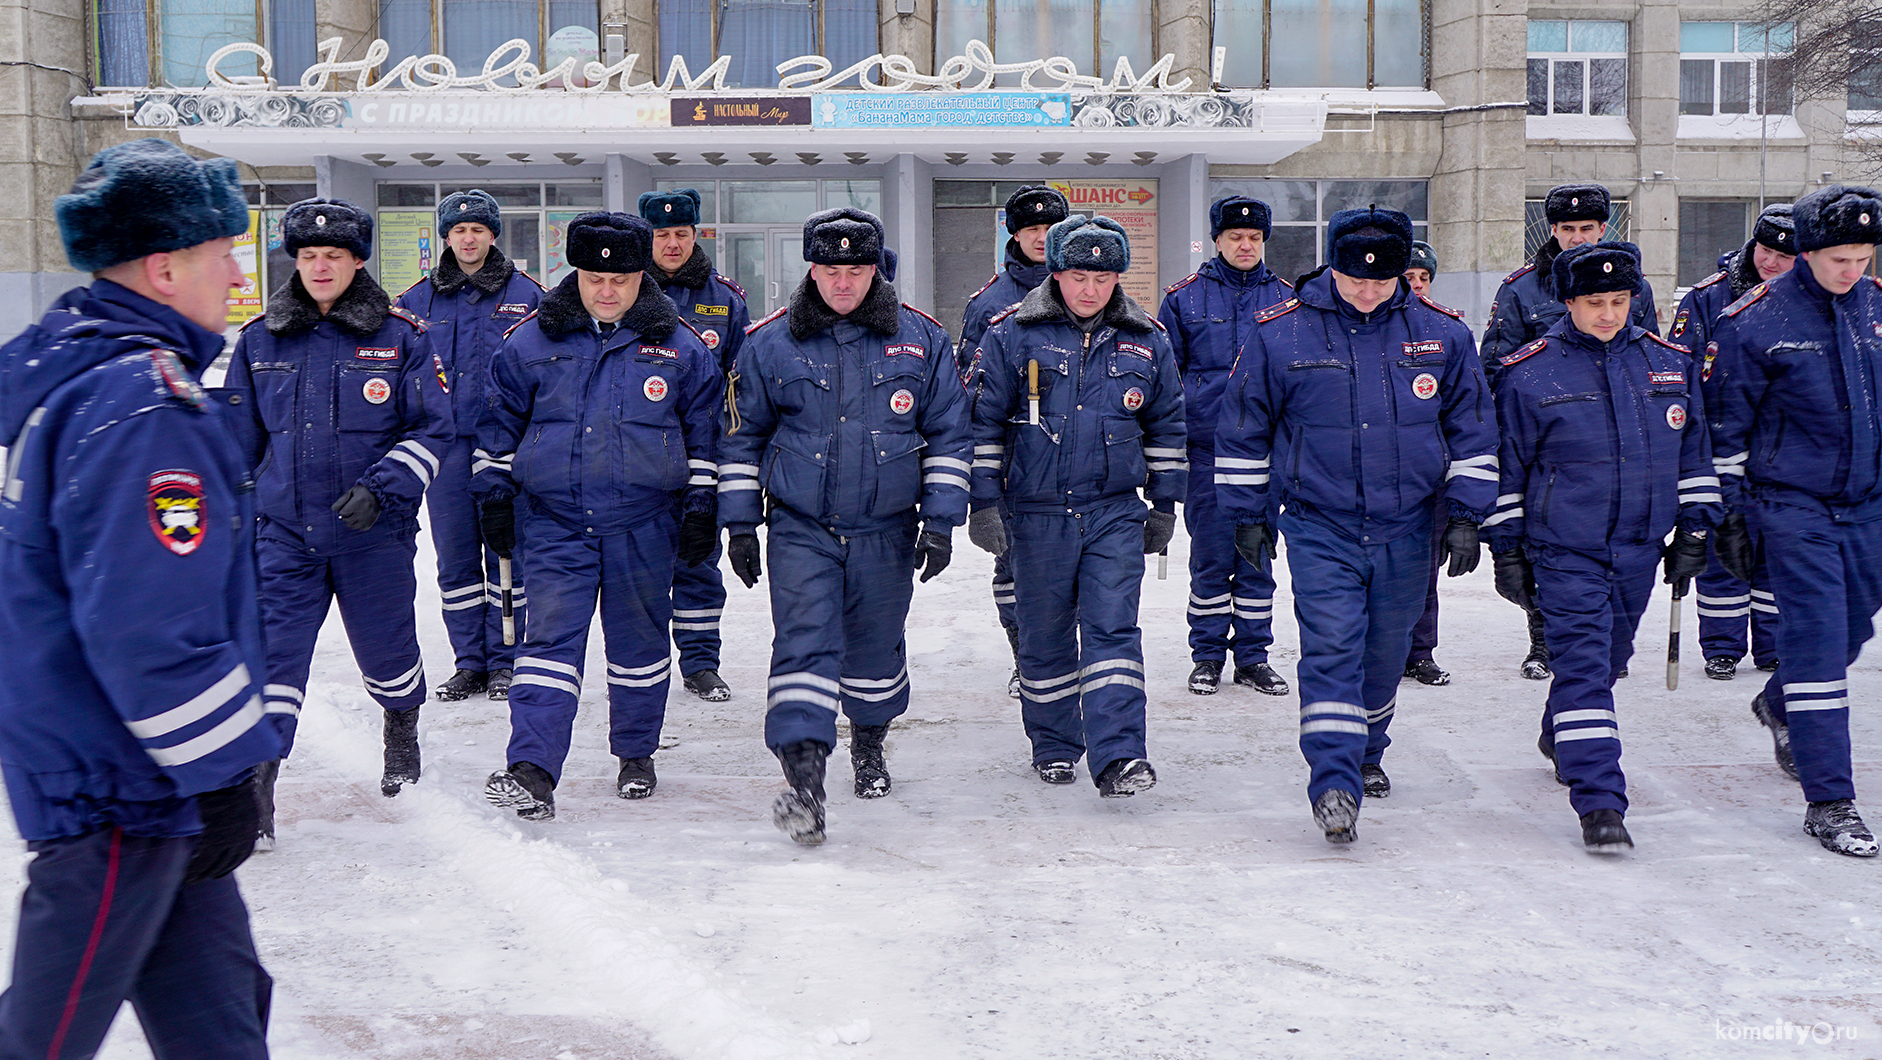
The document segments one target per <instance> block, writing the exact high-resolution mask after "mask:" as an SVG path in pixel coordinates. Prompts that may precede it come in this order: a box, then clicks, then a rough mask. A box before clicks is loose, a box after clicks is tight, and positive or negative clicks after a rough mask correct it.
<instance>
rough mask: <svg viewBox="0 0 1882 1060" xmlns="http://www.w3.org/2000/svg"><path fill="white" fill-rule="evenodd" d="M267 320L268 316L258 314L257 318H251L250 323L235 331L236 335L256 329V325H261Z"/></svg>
mask: <svg viewBox="0 0 1882 1060" xmlns="http://www.w3.org/2000/svg"><path fill="white" fill-rule="evenodd" d="M267 319H268V314H266V313H258V314H256V315H255V316H252V317H249V318H248V323H246V324H243V325H242V326H241V327H239V328H237V329H235V333H236V334H237V335H240V334H241V333H242V332H244V331H247V330H248V329H249V328H252V327H254V326H255V325H256V324H260V323H262V322H263V321H265V320H267Z"/></svg>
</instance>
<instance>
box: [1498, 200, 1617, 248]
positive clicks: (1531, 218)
mask: <svg viewBox="0 0 1882 1060" xmlns="http://www.w3.org/2000/svg"><path fill="white" fill-rule="evenodd" d="M1545 207H1546V203H1545V202H1544V200H1542V199H1525V200H1524V201H1523V260H1524V261H1530V260H1533V259H1534V258H1535V256H1536V251H1538V250H1541V249H1542V244H1544V243H1546V242H1548V241H1549V215H1548V213H1547V211H1546V209H1545ZM1632 230H1633V211H1632V210H1631V209H1629V208H1628V205H1627V200H1626V199H1610V200H1609V201H1608V228H1607V232H1606V233H1604V234H1603V235H1602V236H1601V238H1602V239H1619V240H1624V241H1627V242H1632V241H1633V237H1632V236H1630V235H1629V234H1628V233H1629V232H1630V231H1632Z"/></svg>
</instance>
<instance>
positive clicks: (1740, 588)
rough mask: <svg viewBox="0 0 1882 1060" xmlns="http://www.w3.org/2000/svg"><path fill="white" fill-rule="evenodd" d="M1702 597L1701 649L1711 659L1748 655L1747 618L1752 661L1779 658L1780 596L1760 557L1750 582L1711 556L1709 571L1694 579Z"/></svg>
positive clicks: (1760, 664) (1700, 613) (1761, 661)
mask: <svg viewBox="0 0 1882 1060" xmlns="http://www.w3.org/2000/svg"><path fill="white" fill-rule="evenodd" d="M1693 587H1694V589H1695V590H1696V595H1697V596H1698V598H1699V650H1700V652H1701V653H1703V654H1704V655H1705V657H1706V658H1708V659H1711V658H1714V657H1716V656H1720V655H1724V656H1727V657H1728V658H1732V659H1742V658H1744V657H1745V621H1746V619H1747V618H1749V619H1750V621H1751V661H1752V662H1753V663H1755V664H1757V665H1759V666H1762V665H1764V664H1766V663H1769V662H1770V661H1771V660H1773V659H1776V658H1777V626H1778V621H1777V598H1776V597H1775V596H1773V595H1772V593H1771V575H1770V572H1769V571H1767V570H1765V568H1764V559H1763V557H1759V560H1758V565H1757V567H1755V568H1753V570H1752V572H1751V581H1750V582H1749V583H1746V582H1742V581H1739V580H1738V579H1737V578H1734V577H1732V575H1730V574H1729V573H1727V572H1726V570H1725V568H1724V567H1722V566H1720V565H1719V557H1718V556H1716V555H1714V556H1711V557H1710V562H1708V563H1707V564H1706V572H1705V573H1704V574H1701V575H1700V576H1699V577H1697V578H1695V579H1693Z"/></svg>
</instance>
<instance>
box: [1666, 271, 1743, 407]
mask: <svg viewBox="0 0 1882 1060" xmlns="http://www.w3.org/2000/svg"><path fill="white" fill-rule="evenodd" d="M1762 282H1763V281H1762V280H1760V279H1759V278H1758V267H1757V266H1756V265H1755V264H1753V262H1752V259H1751V243H1750V242H1749V241H1747V242H1746V243H1745V246H1744V249H1742V250H1734V251H1731V252H1730V253H1726V254H1721V255H1719V271H1718V272H1715V273H1713V274H1712V275H1710V276H1708V277H1706V278H1705V279H1703V280H1700V281H1699V282H1698V283H1696V284H1694V285H1693V287H1692V290H1690V291H1687V292H1686V297H1684V298H1682V299H1680V300H1679V308H1678V309H1677V310H1675V311H1674V312H1673V326H1672V327H1671V328H1669V329H1667V333H1666V337H1667V338H1668V339H1670V340H1672V341H1673V342H1675V343H1677V344H1678V345H1681V346H1684V347H1686V348H1687V349H1689V350H1691V351H1692V355H1693V360H1694V361H1695V362H1696V363H1697V364H1698V366H1699V383H1700V389H1701V391H1703V392H1704V395H1705V405H1706V416H1707V418H1708V419H1709V420H1711V421H1712V423H1710V424H1708V426H1716V425H1717V421H1718V415H1719V388H1718V386H1717V385H1716V384H1714V383H1713V381H1712V379H1713V376H1712V362H1713V360H1714V358H1716V357H1717V356H1718V352H1719V351H1718V348H1717V347H1716V345H1715V344H1714V343H1713V341H1712V332H1713V330H1714V328H1715V326H1716V325H1717V323H1718V319H1719V314H1720V313H1723V312H1725V307H1726V306H1728V305H1731V304H1732V303H1733V302H1736V301H1738V300H1739V299H1740V298H1743V297H1744V296H1745V293H1746V292H1747V291H1750V290H1751V289H1752V288H1753V287H1756V286H1758V284H1760V283H1762Z"/></svg>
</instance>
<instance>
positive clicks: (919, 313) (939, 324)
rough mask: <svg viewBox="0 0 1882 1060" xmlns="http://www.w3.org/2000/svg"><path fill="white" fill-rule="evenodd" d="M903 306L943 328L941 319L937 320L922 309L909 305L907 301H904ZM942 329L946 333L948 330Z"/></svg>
mask: <svg viewBox="0 0 1882 1060" xmlns="http://www.w3.org/2000/svg"><path fill="white" fill-rule="evenodd" d="M902 308H903V309H906V310H908V311H909V312H911V313H913V314H915V315H916V316H918V317H920V318H922V319H923V320H926V321H927V322H928V323H930V324H933V325H934V326H935V327H937V328H941V322H940V321H939V320H936V319H935V318H933V317H931V316H929V315H928V314H926V313H924V312H922V311H921V310H919V309H916V308H915V307H914V306H912V305H909V304H908V303H907V302H903V303H902ZM941 330H942V331H943V332H944V333H945V332H946V331H947V329H946V328H941Z"/></svg>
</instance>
